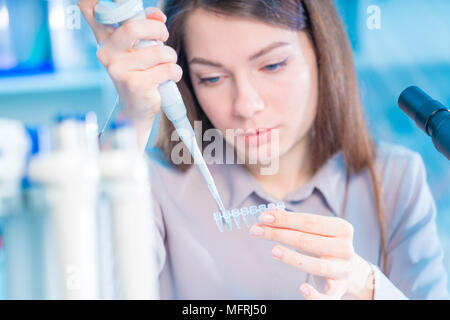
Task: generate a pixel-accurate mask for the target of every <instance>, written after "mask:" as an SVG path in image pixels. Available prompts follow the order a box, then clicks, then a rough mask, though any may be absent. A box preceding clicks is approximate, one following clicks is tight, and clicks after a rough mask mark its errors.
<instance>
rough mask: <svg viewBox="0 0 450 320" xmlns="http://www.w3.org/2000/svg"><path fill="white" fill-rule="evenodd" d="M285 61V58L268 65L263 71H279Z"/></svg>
mask: <svg viewBox="0 0 450 320" xmlns="http://www.w3.org/2000/svg"><path fill="white" fill-rule="evenodd" d="M287 60H288V59H287V58H286V59H284V60H283V61H281V62H278V63H274V64H269V65H267V66H265V67H264V68H263V69H265V70H268V71H276V70H278V69H280V68H281V67H284V66H285V65H286V63H287Z"/></svg>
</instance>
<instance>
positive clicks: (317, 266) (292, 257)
mask: <svg viewBox="0 0 450 320" xmlns="http://www.w3.org/2000/svg"><path fill="white" fill-rule="evenodd" d="M272 257H273V258H275V259H277V260H280V261H281V262H283V263H286V264H288V265H290V266H293V267H296V268H298V269H300V270H302V271H304V272H306V273H310V274H312V275H315V276H319V277H324V278H330V279H333V280H335V279H343V278H346V277H348V276H349V275H350V273H351V269H352V265H351V263H350V262H348V261H344V260H329V259H324V258H314V257H310V256H308V255H304V254H301V253H299V252H297V251H294V250H291V249H288V248H285V247H283V246H280V245H276V246H275V247H274V248H273V249H272Z"/></svg>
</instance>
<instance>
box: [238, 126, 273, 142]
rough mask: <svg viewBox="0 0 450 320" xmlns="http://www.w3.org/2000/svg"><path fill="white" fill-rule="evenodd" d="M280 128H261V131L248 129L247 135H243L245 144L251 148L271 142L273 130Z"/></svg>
mask: <svg viewBox="0 0 450 320" xmlns="http://www.w3.org/2000/svg"><path fill="white" fill-rule="evenodd" d="M276 128H278V126H276V127H274V128H260V129H248V130H246V131H245V133H243V134H241V137H243V139H244V141H245V143H246V144H247V145H249V146H260V145H263V144H266V143H268V142H270V141H271V136H272V134H271V132H272V130H274V129H276Z"/></svg>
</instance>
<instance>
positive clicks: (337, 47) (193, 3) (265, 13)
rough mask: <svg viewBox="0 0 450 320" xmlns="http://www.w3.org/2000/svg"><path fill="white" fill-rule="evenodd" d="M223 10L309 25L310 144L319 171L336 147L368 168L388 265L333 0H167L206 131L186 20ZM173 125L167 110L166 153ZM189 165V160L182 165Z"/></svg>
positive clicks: (193, 110)
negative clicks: (313, 100) (315, 78)
mask: <svg viewBox="0 0 450 320" xmlns="http://www.w3.org/2000/svg"><path fill="white" fill-rule="evenodd" d="M198 8H202V9H204V10H208V11H213V12H216V13H219V14H224V15H232V16H241V17H251V18H255V19H258V20H262V21H265V22H267V23H269V24H272V25H277V26H280V27H282V28H287V29H290V30H296V31H301V30H305V31H307V32H308V33H309V35H310V36H311V38H312V40H313V43H314V46H315V52H316V56H317V61H318V68H319V99H318V106H317V108H318V109H317V116H316V119H315V123H314V131H315V134H314V143H313V144H312V146H311V148H312V149H311V152H312V158H313V159H314V163H313V171H314V172H316V171H317V170H318V169H319V168H320V167H322V166H323V165H324V164H325V163H326V161H327V160H328V159H329V158H330V157H331V156H333V155H334V154H335V153H336V152H338V151H342V154H343V157H344V161H345V166H346V169H347V183H348V179H349V177H350V176H351V175H353V174H356V173H359V172H361V171H362V170H364V169H368V170H369V172H370V177H371V181H372V186H373V193H374V200H375V203H376V206H377V214H378V219H379V223H380V231H381V232H380V234H381V244H382V252H383V261H384V267H383V269H386V268H385V266H386V261H387V259H386V250H385V244H386V239H385V226H384V218H383V217H384V214H383V211H384V210H383V205H382V199H381V194H382V190H381V185H380V184H379V181H378V177H377V174H376V171H375V164H374V162H375V153H376V149H375V145H374V142H373V139H372V137H371V135H370V134H369V132H368V130H367V127H366V124H365V121H364V116H363V108H362V105H361V100H360V96H359V88H358V82H357V78H356V73H355V69H354V64H353V56H352V51H351V47H350V44H349V40H348V38H347V35H346V33H345V31H344V28H343V26H342V23H341V20H340V18H339V16H338V14H337V12H336V9H335V7H334V4H333V1H332V0H319V1H318V0H278V1H276V0H253V1H249V0H183V1H180V0H168V1H167V0H166V1H165V4H164V12H165V14H166V15H167V27H168V30H169V33H170V38H169V40H168V42H167V44H168V45H169V46H171V47H172V48H174V49H175V50H176V52H177V54H178V64H179V65H180V66H181V67H182V68H183V71H184V74H183V78H182V79H181V81H180V82H178V87H179V88H180V91H181V94H182V96H183V99H184V101H185V104H186V108H187V112H188V117H189V119H190V121H191V123H193V121H202V130H203V132H205V131H206V130H208V129H210V128H213V125H212V124H211V122H210V121H209V119H208V117H207V116H206V115H205V113H204V112H203V110H202V108H201V106H200V105H199V103H198V101H197V99H196V97H195V93H194V90H193V87H192V84H191V81H190V76H189V67H188V63H187V58H186V53H185V50H184V43H183V42H184V22H185V20H186V17H187V15H188V14H189V13H190V12H192V11H193V10H195V9H198ZM173 130H174V128H173V125H172V124H171V123H170V121H168V119H167V118H166V117H165V116H164V115H163V116H162V121H161V130H160V132H159V136H158V139H157V142H156V146H157V147H159V148H160V149H161V150H162V151H163V152H164V154H165V155H166V156H167V158H168V159H170V158H171V157H170V154H171V152H172V149H173V147H174V146H175V144H177V143H178V142H177V141H171V139H170V133H171V132H173ZM177 167H178V168H179V169H180V170H183V171H184V170H187V168H189V167H190V164H178V165H177Z"/></svg>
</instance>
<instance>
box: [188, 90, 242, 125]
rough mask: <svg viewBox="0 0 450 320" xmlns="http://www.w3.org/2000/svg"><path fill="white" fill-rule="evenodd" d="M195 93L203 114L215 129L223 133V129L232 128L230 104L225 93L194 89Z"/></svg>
mask: <svg viewBox="0 0 450 320" xmlns="http://www.w3.org/2000/svg"><path fill="white" fill-rule="evenodd" d="M195 91H196V97H197V100H198V102H199V104H200V105H201V108H202V109H203V112H204V113H205V114H206V116H207V117H208V119H209V120H210V121H211V123H212V124H213V126H214V127H215V128H216V129H218V130H220V131H222V132H225V129H227V128H232V127H233V126H232V121H233V120H232V117H231V115H232V111H231V102H229V97H228V96H227V94H226V93H224V92H218V91H216V92H213V91H215V90H207V89H204V90H202V89H197V88H195Z"/></svg>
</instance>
